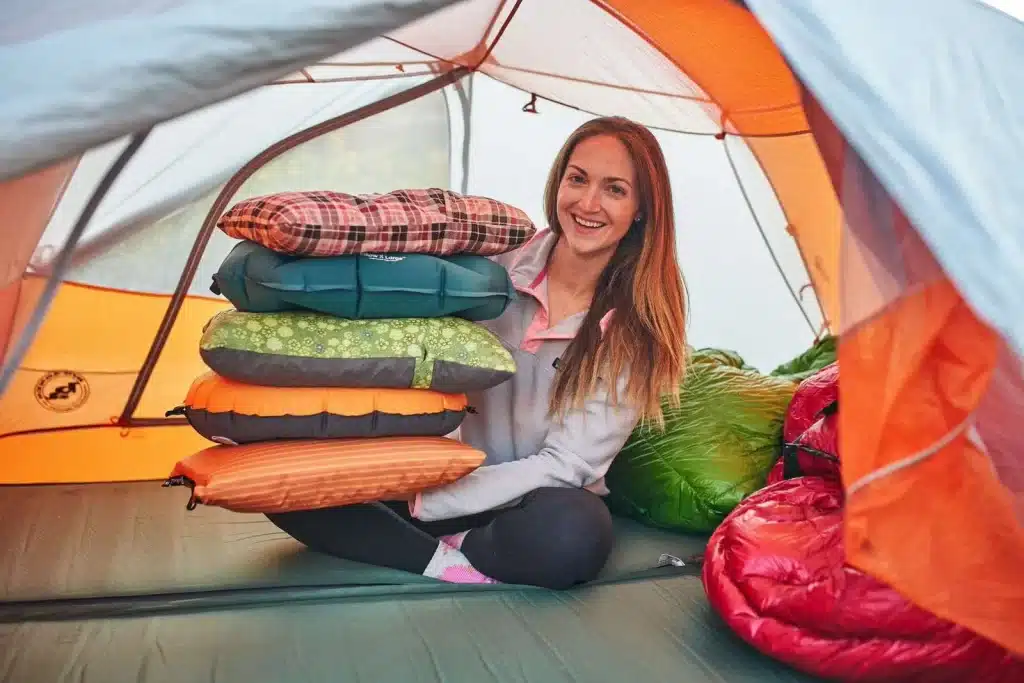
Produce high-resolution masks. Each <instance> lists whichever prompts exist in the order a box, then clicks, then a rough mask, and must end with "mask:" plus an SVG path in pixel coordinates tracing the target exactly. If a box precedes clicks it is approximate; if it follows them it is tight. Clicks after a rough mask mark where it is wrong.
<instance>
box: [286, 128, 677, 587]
mask: <svg viewBox="0 0 1024 683" xmlns="http://www.w3.org/2000/svg"><path fill="white" fill-rule="evenodd" d="M544 205H545V213H546V218H547V220H548V223H549V225H550V230H545V231H540V232H538V234H537V235H536V236H535V237H534V239H532V240H531V241H530V242H529V243H527V244H526V245H524V246H522V247H520V248H519V249H517V250H516V251H514V252H512V253H509V254H504V255H502V256H501V257H498V260H500V261H501V262H502V264H503V265H505V267H506V268H508V270H509V274H510V277H511V278H512V281H513V283H514V284H515V286H516V288H517V289H518V290H519V292H520V296H519V297H518V298H517V300H516V301H515V302H513V303H512V304H511V305H510V306H509V307H508V309H507V310H506V311H505V313H504V314H503V315H502V316H501V317H500V318H498V319H497V320H493V321H490V322H488V323H486V324H487V326H488V327H489V328H490V329H491V331H492V332H494V333H495V334H496V335H497V336H498V337H500V338H501V339H502V340H503V341H504V342H505V344H506V345H507V346H508V347H509V348H510V349H512V350H513V351H512V352H513V354H514V356H515V359H516V363H517V366H518V369H517V372H516V374H515V376H514V377H513V378H511V379H510V380H508V381H507V382H505V383H503V384H501V385H499V386H497V387H494V388H492V389H489V390H487V391H484V392H480V393H479V394H476V395H471V396H470V397H469V398H470V404H471V405H473V406H474V407H475V408H476V413H475V414H470V415H467V417H466V419H465V420H464V421H463V423H462V427H461V428H460V438H461V440H462V441H464V442H466V443H468V444H470V445H472V446H474V447H476V448H478V449H480V450H482V451H483V452H484V453H486V454H487V461H486V463H485V465H484V466H483V467H481V468H479V469H478V470H476V471H475V472H473V473H472V474H470V475H469V476H467V477H465V478H463V479H461V480H459V481H457V482H455V483H453V484H449V485H446V486H443V487H440V488H437V489H433V490H430V491H426V492H423V493H422V494H419V495H417V496H415V497H414V498H413V499H412V500H410V501H389V502H386V503H375V504H367V505H353V506H346V507H342V508H332V509H326V510H313V511H308V512H293V513H287V514H277V515H272V516H271V520H272V521H273V522H274V523H275V524H276V525H277V526H278V527H280V528H281V529H283V530H284V531H286V532H287V533H289V534H290V535H292V536H293V537H295V538H296V539H298V540H299V541H300V542H302V543H304V544H306V545H307V546H309V547H310V548H312V549H314V550H318V551H321V552H325V553H329V554H332V555H337V556H340V557H344V558H347V559H350V560H355V561H359V562H364V563H369V564H376V565H383V566H388V567H392V568H396V569H402V570H406V571H410V572H416V573H420V574H425V575H427V576H431V577H434V578H438V579H441V580H444V581H451V582H481V583H488V582H502V583H516V584H529V585H536V586H543V587H548V588H555V589H561V588H568V587H570V586H572V585H574V584H577V583H582V582H586V581H590V580H592V579H594V578H595V577H596V576H597V575H598V573H599V572H600V571H601V569H602V568H603V566H604V564H605V562H606V560H607V558H608V555H609V553H610V551H611V547H612V522H611V517H610V515H609V513H608V510H607V508H606V507H605V505H604V503H603V501H602V500H601V498H600V496H601V495H602V494H604V493H606V489H605V488H604V483H603V482H604V475H605V472H606V471H607V470H608V467H609V466H610V465H611V463H612V460H613V459H614V458H615V456H616V455H617V454H618V452H619V451H620V450H621V448H622V446H623V445H624V444H625V442H626V440H627V438H628V437H629V435H630V433H631V432H632V430H633V429H634V428H635V427H636V425H637V424H638V421H640V420H645V421H651V422H653V423H655V424H661V423H662V414H661V408H660V398H661V397H662V396H664V395H665V394H670V395H672V396H675V395H676V394H677V391H678V384H679V380H680V379H681V378H682V377H683V372H684V362H685V351H684V350H685V348H686V343H685V338H684V328H685V303H684V295H683V283H682V277H681V275H680V272H679V267H678V265H677V263H676V260H675V223H674V216H673V210H672V195H671V189H670V185H669V178H668V170H667V168H666V164H665V160H664V157H663V155H662V151H661V148H660V146H659V145H658V142H657V140H656V139H655V137H654V136H653V135H652V134H651V132H650V131H649V130H647V129H646V128H644V127H642V126H640V125H637V124H635V123H633V122H631V121H628V120H626V119H623V118H619V117H612V118H600V119H595V120H592V121H589V122H588V123H585V124H584V125H582V126H581V127H580V128H579V129H577V130H576V131H575V132H574V133H573V134H572V135H571V136H570V137H569V139H568V140H567V141H566V142H565V145H564V146H563V147H562V150H561V151H560V152H559V154H558V156H557V157H556V159H555V162H554V164H553V166H552V168H551V172H550V175H549V176H548V180H547V186H546V189H545V199H544ZM610 379H614V381H609V380H610Z"/></svg>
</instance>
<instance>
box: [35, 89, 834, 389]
mask: <svg viewBox="0 0 1024 683" xmlns="http://www.w3.org/2000/svg"><path fill="white" fill-rule="evenodd" d="M416 80H417V79H402V80H401V81H400V82H395V81H385V82H370V83H324V84H309V85H287V86H280V85H271V86H266V87H264V88H260V89H257V90H256V91H253V92H252V93H249V94H246V95H242V96H239V97H236V98H233V99H232V100H229V101H227V102H224V103H221V104H218V105H215V106H212V107H209V108H206V109H204V110H202V111H200V112H197V113H195V114H193V115H190V116H188V117H183V118H181V119H178V120H176V121H173V122H168V123H165V124H161V125H160V126H158V127H157V128H156V130H155V131H154V133H153V136H152V137H151V138H150V139H149V140H147V142H146V144H145V145H144V146H143V147H142V148H141V149H140V151H139V152H138V154H137V156H136V157H135V158H133V160H132V161H131V162H130V163H129V164H128V166H127V167H126V168H125V170H124V172H123V173H122V174H121V176H119V178H118V181H117V183H116V184H115V185H114V186H113V187H112V189H111V192H110V193H109V194H108V195H107V197H106V198H105V199H104V201H103V203H102V204H101V207H100V210H99V211H98V212H97V215H96V216H95V218H94V220H93V221H92V223H91V224H90V227H89V228H88V230H87V231H86V234H85V235H84V239H83V242H82V246H81V247H80V253H81V254H84V255H87V256H88V259H89V260H87V261H84V262H83V261H82V259H79V263H78V265H77V267H76V268H75V269H74V270H72V271H71V273H70V274H69V276H68V279H70V280H76V281H85V282H87V283H89V284H97V285H102V286H118V287H126V288H129V289H139V290H143V291H159V292H162V293H167V292H169V291H170V290H171V289H173V286H174V284H175V283H176V282H177V277H178V273H179V272H180V269H181V266H182V264H183V263H184V258H185V253H186V251H187V248H188V247H190V246H191V243H192V241H193V240H194V238H195V235H196V234H197V232H198V229H199V224H200V223H201V221H202V218H203V216H204V214H205V210H206V209H207V208H208V207H209V206H210V205H211V204H212V201H213V195H214V194H215V193H216V190H217V189H219V187H221V186H222V185H223V183H224V182H225V181H226V180H227V178H228V176H230V175H231V174H232V173H233V172H234V171H236V170H237V169H238V168H239V167H240V166H241V165H242V164H244V163H245V162H246V161H248V159H250V158H252V157H253V156H255V155H256V154H257V153H258V152H260V151H261V150H262V149H264V148H265V147H267V146H269V145H270V144H272V143H274V142H276V141H277V140H279V139H281V138H283V137H286V136H287V135H289V134H291V133H293V132H295V131H296V130H298V129H299V128H301V127H305V126H308V125H312V124H313V123H316V122H318V121H320V120H325V119H327V118H329V117H331V116H334V115H337V114H340V113H343V112H344V111H346V110H348V109H350V108H355V107H358V106H361V105H362V104H365V103H367V102H368V101H371V100H372V99H377V98H379V97H381V96H383V95H385V94H388V93H390V92H394V91H397V90H401V89H404V88H407V87H411V86H412V85H413V84H414V83H415V82H416ZM410 81H412V82H410ZM465 85H466V87H468V88H469V89H471V91H472V105H471V107H470V108H469V109H468V111H466V110H463V109H461V108H460V106H459V98H458V97H457V96H456V93H455V92H454V88H453V87H451V86H449V87H448V88H446V89H445V90H444V91H443V93H444V96H445V103H446V105H447V109H446V111H447V114H448V122H447V124H446V125H447V126H448V131H447V132H448V138H447V139H446V138H444V136H443V134H439V132H440V131H439V130H438V129H437V128H436V127H434V126H432V125H431V124H429V122H427V121H425V120H424V116H425V112H424V110H423V108H422V106H416V105H415V104H414V103H410V104H409V105H403V106H401V107H399V108H398V109H396V110H394V111H393V112H389V113H388V114H383V115H377V116H375V117H371V119H369V120H368V122H369V121H373V120H374V119H376V118H378V117H393V118H394V119H395V120H396V125H399V126H409V127H412V128H415V127H417V126H418V127H419V129H420V131H421V136H422V137H424V138H427V139H436V144H437V145H443V147H444V150H445V155H446V158H447V159H448V161H449V168H450V172H449V173H448V177H447V178H445V179H444V180H445V181H446V182H447V185H448V186H449V187H452V188H453V189H461V187H460V186H461V176H462V173H463V169H462V167H461V159H462V157H463V156H464V155H468V168H467V169H465V172H466V178H467V184H466V186H465V189H466V190H467V191H468V192H470V193H474V194H482V195H487V196H492V197H495V198H498V199H501V200H503V201H507V202H510V203H512V204H515V205H517V206H521V207H522V208H523V209H524V210H526V211H527V212H528V213H529V214H530V215H531V217H532V218H533V219H534V220H535V221H536V222H537V224H538V225H539V226H544V225H545V221H544V216H543V211H542V208H541V207H542V192H543V186H544V181H545V178H546V174H547V171H548V167H549V165H550V163H551V162H552V160H553V159H554V156H555V154H556V152H557V150H558V148H559V146H560V145H561V144H562V142H563V141H564V140H565V138H566V137H567V136H568V135H569V133H570V132H571V131H572V130H573V129H574V128H575V127H576V126H577V125H579V124H580V123H582V122H583V121H585V120H587V119H588V118H590V115H589V114H585V113H583V112H580V111H578V110H574V109H571V108H569V107H565V106H562V105H558V104H554V103H550V102H541V103H540V104H538V113H536V114H530V113H524V112H523V111H522V106H523V104H524V103H525V102H526V101H527V100H528V99H529V96H528V95H527V94H526V93H523V92H522V91H520V90H518V89H516V88H513V87H510V86H508V85H505V84H502V83H500V82H498V81H496V80H494V79H492V78H489V77H487V76H484V75H481V74H477V75H474V76H473V77H472V79H471V82H468V81H467V82H466V83H465ZM439 97H440V95H439ZM241 112H244V113H245V115H244V116H240V115H239V114H240V113H241ZM464 116H465V117H466V118H465V119H464ZM363 125H365V124H364V123H358V124H355V125H353V126H351V127H350V128H348V129H342V130H341V131H339V132H338V135H339V136H341V137H342V138H345V137H346V136H348V137H349V138H351V137H352V136H359V137H360V138H361V139H367V140H369V139H372V136H374V135H378V136H379V135H394V134H395V131H394V129H391V128H372V127H371V128H368V129H366V130H363V129H362V128H361V126H363ZM464 129H468V131H469V137H468V146H467V147H466V149H463V142H464V140H463V138H462V131H463V130H464ZM656 135H657V137H658V138H659V140H660V141H661V143H662V145H663V146H664V149H665V153H666V156H667V158H668V161H669V165H670V172H671V176H672V183H673V191H674V200H675V205H676V210H677V215H678V225H677V229H678V234H679V238H678V240H679V241H678V245H679V247H678V248H679V255H680V261H681V264H682V267H683V271H684V274H685V277H686V279H687V286H688V290H689V295H690V304H691V322H690V330H689V333H690V342H691V343H692V344H695V345H697V346H719V347H725V348H730V349H735V350H737V351H739V352H740V353H741V354H743V355H744V357H745V358H746V359H747V360H748V362H750V363H752V364H754V365H756V366H758V367H761V368H763V369H766V370H770V369H772V368H773V367H774V366H775V365H777V364H779V363H781V362H784V361H786V360H788V359H790V358H792V357H793V356H794V355H796V354H798V353H800V352H801V351H803V350H804V349H805V348H807V346H808V345H809V344H811V343H812V342H813V339H814V333H815V332H816V331H818V330H819V329H820V328H821V326H822V324H823V318H822V313H821V310H820V308H819V307H818V303H817V300H816V298H815V297H814V294H813V290H811V289H810V287H809V278H808V276H807V273H806V270H805V269H804V266H803V263H802V261H801V259H800V255H799V253H798V251H797V249H796V246H795V244H794V243H793V241H792V239H790V238H789V237H788V236H787V235H786V233H785V226H786V222H785V218H784V216H783V215H782V212H781V210H780V209H779V207H778V203H777V201H776V200H775V197H774V194H772V191H771V188H770V186H769V184H768V182H767V180H766V179H765V178H764V175H763V173H762V172H761V171H760V168H759V167H758V166H757V165H756V162H755V161H753V160H752V159H751V158H750V157H749V151H748V150H746V147H745V146H744V145H743V144H742V142H741V141H738V140H730V141H728V142H726V141H722V140H717V139H715V138H714V137H710V136H704V135H688V134H682V133H674V132H667V131H656ZM378 139H379V138H378ZM510 140H529V141H530V144H516V145H510V144H509V141H510ZM125 143H126V141H125V140H121V141H118V142H116V143H112V144H109V145H106V146H104V147H101V148H98V149H96V150H94V151H92V152H90V153H89V154H87V155H86V156H85V158H84V159H83V161H82V162H81V164H80V165H79V168H78V170H77V171H76V173H75V174H74V176H73V177H72V180H71V182H70V183H69V187H68V189H67V191H66V193H65V195H64V198H63V200H62V201H61V203H60V204H59V205H58V207H57V210H56V212H55V213H54V216H53V218H52V219H51V221H50V223H49V225H48V227H47V230H46V232H45V233H44V236H43V238H42V240H41V241H40V245H39V247H38V248H37V250H36V253H35V256H34V259H33V264H34V267H35V268H36V269H37V270H40V271H44V272H45V270H46V266H47V264H48V263H50V262H51V261H52V259H53V257H54V255H55V254H56V253H57V252H58V251H59V249H60V248H61V247H62V246H63V244H64V241H65V239H66V238H67V235H68V232H69V229H70V227H71V224H72V223H73V221H74V220H75V218H76V217H77V216H78V213H79V211H80V210H81V207H82V206H83V204H84V203H85V201H86V200H87V198H88V194H89V192H91V190H92V189H93V188H94V187H95V184H96V182H97V181H98V179H99V178H100V177H101V176H102V175H103V173H105V172H106V169H107V168H108V166H109V164H110V163H111V161H112V159H113V158H114V157H116V156H117V154H118V153H119V152H120V150H121V148H123V146H124V145H125ZM308 144H312V143H308ZM400 151H401V153H403V154H404V155H407V158H405V159H403V160H401V162H400V163H398V162H396V163H398V165H399V166H402V167H408V166H410V165H411V164H415V163H416V161H417V159H418V158H422V157H421V156H418V155H423V154H425V152H424V151H423V150H419V151H414V150H409V149H404V150H400ZM730 157H731V158H732V163H734V164H736V165H737V167H742V168H743V173H742V176H743V179H744V185H743V186H742V188H741V186H740V184H739V182H738V180H737V175H736V173H737V171H735V170H734V168H733V166H731V165H730ZM359 159H360V160H361V161H360V163H363V164H365V165H366V173H365V174H364V176H365V178H364V179H363V183H362V184H360V185H358V186H357V185H355V184H353V183H354V179H353V177H352V176H351V175H350V174H341V175H338V174H336V173H332V171H331V169H329V168H327V167H320V166H313V165H309V166H307V167H306V168H303V169H302V170H301V175H299V176H298V177H295V178H293V179H290V180H286V179H282V178H281V177H280V176H275V177H274V178H273V179H272V180H270V181H269V182H270V183H271V184H270V185H268V184H267V183H266V181H264V182H262V183H261V184H259V185H257V186H256V188H257V189H258V190H259V191H261V192H263V191H277V190H284V189H293V188H303V189H315V188H323V187H331V188H333V189H341V190H344V191H356V192H362V191H388V190H391V189H395V187H397V186H402V185H403V184H404V183H408V182H411V181H410V177H411V176H410V171H403V170H401V168H394V169H392V174H391V175H387V174H381V173H374V172H372V168H373V166H374V163H376V162H375V160H374V159H373V158H371V157H370V156H369V153H367V155H364V156H362V157H359ZM257 175H258V176H259V175H260V174H259V173H258V174H257ZM264 175H266V174H264ZM434 177H436V176H434ZM338 183H344V185H343V186H338ZM744 191H745V192H746V193H748V196H747V197H746V198H745V197H744V194H743V193H744ZM250 193H251V192H250V191H247V190H246V189H245V187H243V190H242V191H241V192H239V194H238V195H236V198H239V199H240V198H241V197H242V196H245V195H248V194H250ZM748 201H749V202H750V205H748ZM752 208H753V209H755V211H756V216H755V213H752V211H751V209H752ZM755 218H756V220H755ZM168 225H173V227H174V229H175V230H178V231H180V232H181V234H178V235H174V236H171V235H168V233H167V227H166V226H168ZM111 234H114V235H119V236H120V237H123V238H126V239H127V241H126V242H124V243H123V244H120V245H116V243H115V246H113V247H112V248H109V249H108V250H99V251H94V250H93V249H92V248H91V246H90V245H91V244H97V243H98V244H101V245H108V244H111V243H113V240H109V239H106V238H107V237H109V236H110V235H111ZM129 236H130V237H129ZM222 237H223V236H220V235H215V238H214V241H213V242H211V244H210V245H209V246H208V248H207V253H206V254H205V255H204V259H203V263H202V265H201V267H200V269H199V273H198V275H197V277H196V279H195V281H194V282H193V285H192V287H191V288H190V291H191V292H193V293H197V294H208V293H209V292H208V289H207V287H208V284H209V278H208V275H209V273H210V272H212V270H214V269H216V267H217V266H218V265H219V260H220V259H221V258H223V256H224V255H225V254H226V252H227V250H228V249H229V248H230V245H231V243H230V241H229V240H227V239H226V238H223V239H221V238H222ZM765 240H768V243H769V244H771V246H772V250H769V249H768V248H767V247H766V241H765ZM157 248H159V249H161V250H162V253H164V257H163V258H162V259H161V262H160V264H159V265H160V267H157V268H154V266H155V265H156V264H155V263H153V259H154V250H155V249H157ZM800 290H803V291H802V294H801V292H800ZM794 297H799V299H800V304H801V305H797V303H796V301H795V299H794Z"/></svg>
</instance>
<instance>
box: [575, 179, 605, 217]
mask: <svg viewBox="0 0 1024 683" xmlns="http://www.w3.org/2000/svg"><path fill="white" fill-rule="evenodd" d="M578 204H579V205H580V209H582V210H583V211H586V212H587V213H596V212H597V211H598V210H599V209H600V208H601V195H600V188H599V187H597V186H596V185H591V186H590V187H588V188H587V189H586V190H584V191H583V196H581V197H580V199H579V202H578Z"/></svg>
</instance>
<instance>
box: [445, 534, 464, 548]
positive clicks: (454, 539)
mask: <svg viewBox="0 0 1024 683" xmlns="http://www.w3.org/2000/svg"><path fill="white" fill-rule="evenodd" d="M468 533H469V532H468V531H460V532H459V533H457V534H451V535H450V536H442V537H441V542H442V543H447V544H448V545H450V546H451V547H453V548H455V549H456V550H462V543H463V541H465V540H466V534H468Z"/></svg>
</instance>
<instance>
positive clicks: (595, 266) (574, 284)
mask: <svg viewBox="0 0 1024 683" xmlns="http://www.w3.org/2000/svg"><path fill="white" fill-rule="evenodd" d="M611 258H612V253H611V252H610V251H608V252H600V253H598V254H593V255H590V256H580V255H579V254H577V253H575V252H573V251H572V249H571V248H570V247H569V243H568V242H566V241H565V240H564V239H559V240H558V241H557V242H556V243H555V246H554V248H553V249H552V250H551V256H550V258H549V259H548V279H549V281H553V282H556V283H558V286H559V288H560V289H562V291H564V292H565V293H567V294H569V295H571V296H573V297H581V298H583V297H585V298H587V299H589V298H590V297H591V296H592V295H593V293H594V290H595V289H596V288H597V280H598V278H600V277H601V272H602V271H603V270H604V268H605V266H607V265H608V262H609V261H611Z"/></svg>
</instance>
